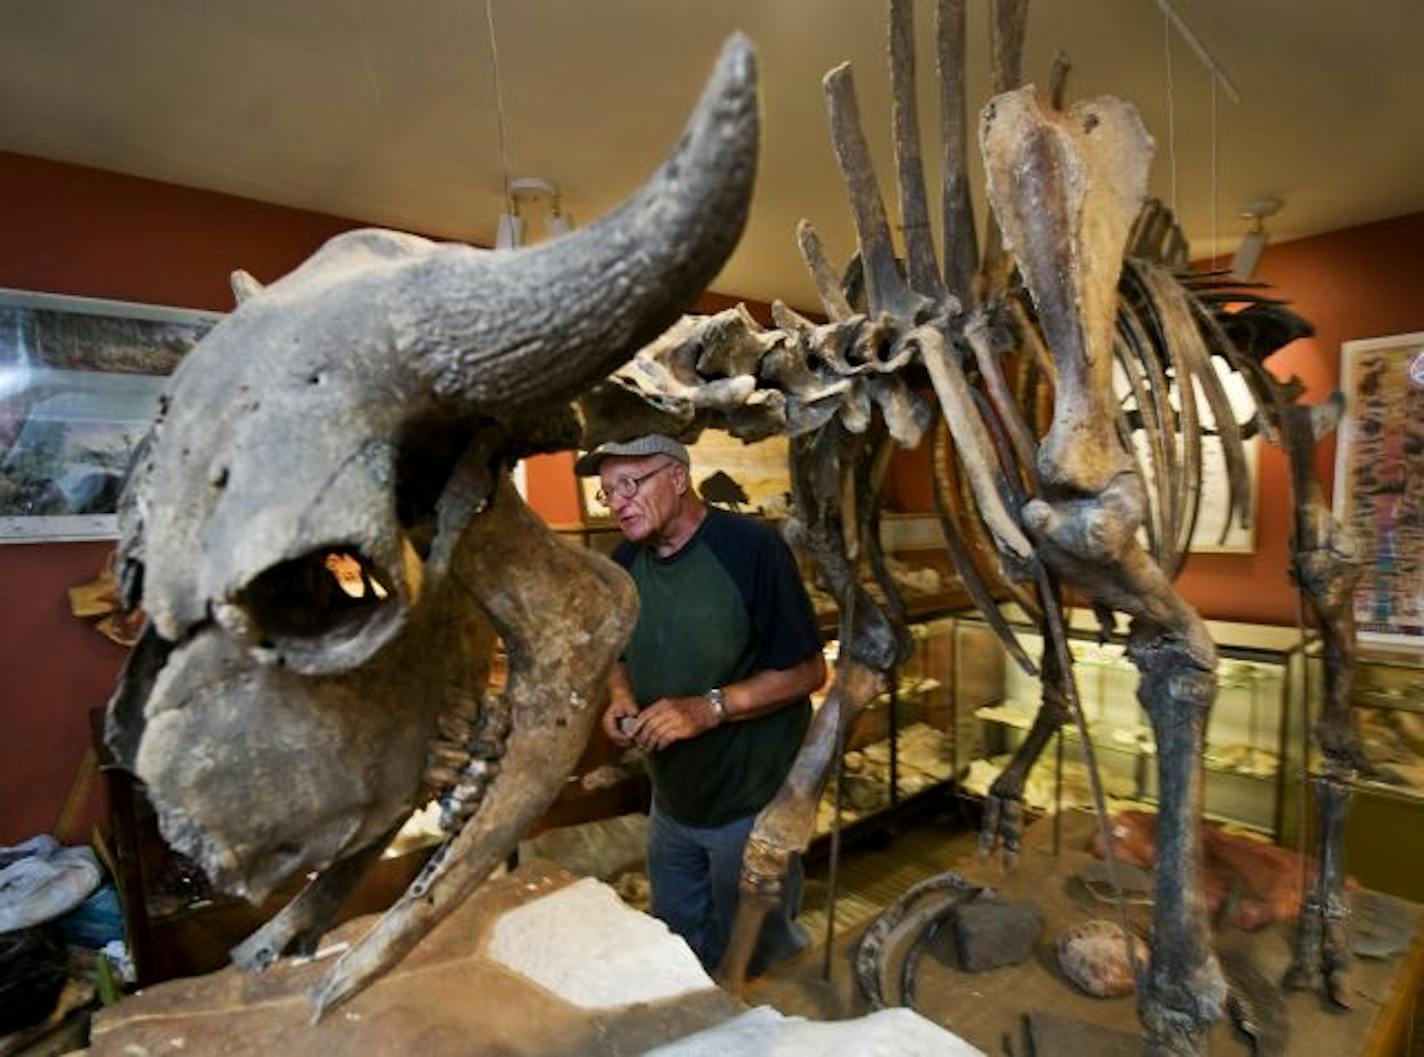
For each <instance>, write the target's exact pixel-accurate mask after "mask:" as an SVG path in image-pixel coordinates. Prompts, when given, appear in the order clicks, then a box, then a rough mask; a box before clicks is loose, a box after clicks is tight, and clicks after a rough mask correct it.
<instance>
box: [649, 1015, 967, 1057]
mask: <svg viewBox="0 0 1424 1057" xmlns="http://www.w3.org/2000/svg"><path fill="white" fill-rule="evenodd" d="M729 1054H755V1055H756V1057H984V1053H983V1051H982V1050H978V1049H975V1048H974V1047H973V1046H971V1045H969V1043H967V1042H965V1041H964V1040H963V1039H961V1038H960V1037H959V1036H958V1035H954V1034H951V1033H950V1032H948V1031H945V1030H944V1028H942V1027H940V1026H939V1025H938V1024H935V1023H933V1022H932V1021H929V1020H926V1019H925V1018H924V1017H922V1016H920V1015H919V1014H918V1013H915V1012H914V1011H912V1010H909V1009H882V1010H880V1011H879V1012H876V1013H871V1014H869V1015H868V1016H864V1017H859V1018H857V1019H855V1020H832V1021H811V1020H806V1019H805V1018H803V1017H786V1016H782V1014H780V1013H778V1012H777V1011H776V1010H774V1009H772V1008H771V1007H770V1006H758V1007H757V1008H756V1009H751V1010H748V1011H747V1012H745V1013H743V1014H742V1015H741V1016H737V1017H733V1018H732V1019H731V1020H727V1021H723V1022H722V1023H721V1024H718V1025H717V1026H716V1027H715V1028H708V1029H706V1030H705V1031H699V1032H698V1033H697V1034H695V1035H689V1036H687V1038H685V1039H679V1040H678V1041H677V1042H670V1043H668V1044H667V1045H665V1046H659V1047H658V1048H657V1049H655V1050H649V1051H648V1052H647V1054H646V1055H645V1057H728V1055H729Z"/></svg>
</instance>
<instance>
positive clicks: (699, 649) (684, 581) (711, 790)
mask: <svg viewBox="0 0 1424 1057" xmlns="http://www.w3.org/2000/svg"><path fill="white" fill-rule="evenodd" d="M613 557H614V560H615V561H617V562H618V563H619V564H620V565H622V566H623V567H624V568H625V569H627V570H628V572H629V573H630V574H631V575H632V577H633V580H634V581H635V582H636V583H637V585H638V601H639V611H638V623H637V626H636V627H635V628H634V629H633V637H632V639H630V640H629V642H628V648H627V650H626V651H625V652H624V655H623V661H624V664H625V665H626V666H627V668H628V677H629V681H630V682H631V684H632V687H633V696H634V697H635V698H636V699H637V701H638V705H639V707H640V708H646V707H647V706H648V705H650V704H652V703H653V702H654V701H656V700H658V698H661V697H680V696H684V695H690V694H703V693H706V692H707V691H708V690H710V689H712V688H713V687H718V686H726V685H728V684H729V683H735V682H738V681H740V680H742V679H745V678H747V677H748V676H751V675H754V674H756V673H757V672H761V671H765V670H767V669H786V668H791V667H794V666H795V665H797V664H799V663H801V662H802V661H804V660H806V658H807V657H809V656H811V655H812V654H813V653H815V652H816V651H817V650H819V649H820V648H821V639H820V635H819V633H818V632H817V630H816V621H815V617H814V616H813V614H812V612H811V603H810V600H809V599H808V598H807V597H806V589H805V588H804V587H803V586H802V584H801V578H800V575H799V574H798V573H797V571H796V562H795V560H794V559H793V558H792V557H791V551H790V550H789V549H788V548H787V546H786V544H785V543H783V542H782V541H781V539H780V537H779V536H777V535H776V533H775V532H774V531H772V529H771V528H770V527H768V526H767V525H765V524H763V523H762V522H760V521H756V520H754V519H752V518H748V517H742V516H741V515H738V514H730V513H727V512H726V511H722V510H715V509H709V510H708V512H707V517H706V518H705V519H704V520H703V522H702V524H701V525H700V526H699V527H698V529H697V532H696V533H695V534H694V535H693V537H692V538H691V539H690V540H688V542H687V543H686V544H684V545H683V547H682V549H681V550H679V551H678V552H677V553H676V554H673V555H671V556H670V557H667V558H659V557H657V555H655V554H654V553H653V552H652V550H651V549H649V548H647V547H642V546H639V545H636V544H633V543H628V542H625V543H623V544H620V545H619V547H618V549H617V550H615V551H614V553H613ZM810 717H811V703H810V700H809V699H806V698H803V699H802V700H800V701H796V702H792V703H791V704H789V705H787V706H786V707H784V708H780V709H777V710H776V711H775V712H772V713H769V714H768V715H764V716H759V717H757V718H756V719H749V720H738V721H736V722H732V723H724V724H722V725H721V726H718V727H714V728H713V729H712V730H709V731H707V732H705V733H703V734H701V735H699V736H697V737H695V738H690V739H688V740H686V741H680V742H676V743H674V744H673V745H670V746H668V747H667V748H666V749H663V750H661V751H659V752H654V753H650V754H649V757H648V766H649V769H650V770H651V772H652V777H653V790H654V795H655V796H656V797H657V799H658V805H659V808H660V809H661V810H665V811H666V812H667V813H668V814H669V815H671V816H672V817H673V818H674V819H676V820H677V821H678V822H681V823H682V824H683V825H687V826H704V827H705V826H720V825H723V824H725V823H727V822H731V821H732V820H733V819H738V818H744V817H746V816H748V815H754V814H756V813H757V812H758V811H760V810H761V809H762V808H763V807H764V806H765V805H766V803H767V801H769V800H770V799H771V798H772V796H773V795H774V794H775V793H776V790H777V789H778V788H779V787H780V786H781V783H782V780H783V779H785V777H786V772H787V771H788V770H789V769H790V767H791V761H792V760H794V759H795V757H796V752H797V750H798V749H799V748H800V747H801V739H802V737H803V736H804V735H805V733H806V725H807V723H808V722H809V721H810Z"/></svg>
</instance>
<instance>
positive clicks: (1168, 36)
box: [1162, 8, 1181, 223]
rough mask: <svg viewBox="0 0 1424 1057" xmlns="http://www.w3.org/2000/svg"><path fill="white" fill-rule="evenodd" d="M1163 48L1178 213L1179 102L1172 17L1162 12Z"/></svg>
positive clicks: (1174, 199) (1174, 206) (1174, 203)
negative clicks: (1173, 82)
mask: <svg viewBox="0 0 1424 1057" xmlns="http://www.w3.org/2000/svg"><path fill="white" fill-rule="evenodd" d="M1162 47H1163V48H1164V49H1165V51H1166V53H1167V154H1168V156H1169V157H1170V159H1171V163H1172V212H1173V214H1175V215H1176V216H1177V220H1178V222H1179V223H1180V222H1181V214H1179V213H1177V100H1176V96H1175V92H1174V91H1173V85H1172V16H1171V15H1170V14H1169V13H1168V11H1167V10H1166V9H1165V8H1164V9H1163V11H1162Z"/></svg>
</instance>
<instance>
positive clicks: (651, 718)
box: [628, 694, 719, 752]
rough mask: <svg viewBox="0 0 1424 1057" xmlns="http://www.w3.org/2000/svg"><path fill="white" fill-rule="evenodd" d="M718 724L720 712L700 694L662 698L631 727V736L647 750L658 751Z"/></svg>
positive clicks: (640, 715) (641, 714)
mask: <svg viewBox="0 0 1424 1057" xmlns="http://www.w3.org/2000/svg"><path fill="white" fill-rule="evenodd" d="M718 722H719V718H718V716H717V710H716V709H715V708H713V707H712V702H711V701H708V700H707V698H705V697H703V696H702V695H701V694H696V695H694V696H692V697H663V698H659V699H658V700H657V701H654V702H653V703H652V704H651V705H649V706H648V707H647V708H645V709H643V711H642V712H640V713H639V714H638V718H637V719H635V720H634V721H633V722H632V723H631V724H629V727H628V733H630V734H631V735H632V736H633V740H634V741H636V742H637V743H638V744H639V745H640V746H642V747H643V748H644V749H647V750H649V751H653V752H656V751H657V750H658V749H665V748H667V747H668V746H669V745H671V744H672V743H673V742H676V741H685V740H686V739H688V738H695V737H697V735H699V734H701V733H702V732H703V731H708V730H711V729H712V728H713V727H715V726H716V725H717V724H718Z"/></svg>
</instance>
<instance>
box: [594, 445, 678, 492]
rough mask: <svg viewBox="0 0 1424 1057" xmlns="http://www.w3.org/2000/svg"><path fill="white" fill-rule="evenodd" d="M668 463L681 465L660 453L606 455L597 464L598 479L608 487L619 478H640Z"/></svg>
mask: <svg viewBox="0 0 1424 1057" xmlns="http://www.w3.org/2000/svg"><path fill="white" fill-rule="evenodd" d="M668 463H672V464H673V465H675V466H681V465H683V464H682V463H680V462H678V461H677V460H676V459H674V458H673V457H672V456H671V455H664V454H662V453H661V452H655V453H654V454H652V455H608V456H605V457H604V458H603V459H602V460H601V461H600V462H599V464H598V479H599V480H600V481H602V482H603V483H604V484H605V485H608V484H612V483H613V482H614V481H616V480H618V479H619V478H620V477H641V476H643V474H645V473H650V472H652V471H653V470H656V469H658V468H659V467H661V466H665V465H666V464H668Z"/></svg>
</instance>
